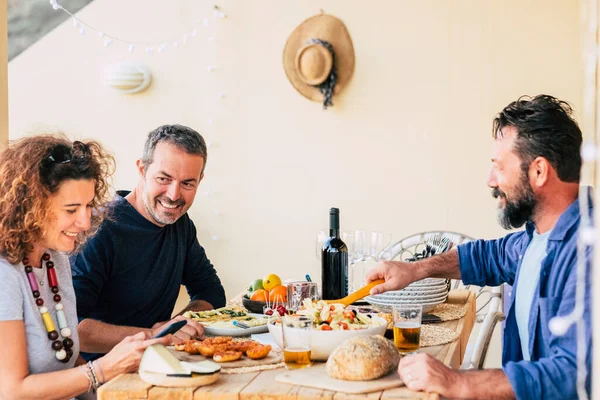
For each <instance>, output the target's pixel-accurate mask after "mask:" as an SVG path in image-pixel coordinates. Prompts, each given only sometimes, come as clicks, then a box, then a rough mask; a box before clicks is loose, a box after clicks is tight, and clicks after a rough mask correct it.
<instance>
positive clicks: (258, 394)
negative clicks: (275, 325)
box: [98, 290, 475, 400]
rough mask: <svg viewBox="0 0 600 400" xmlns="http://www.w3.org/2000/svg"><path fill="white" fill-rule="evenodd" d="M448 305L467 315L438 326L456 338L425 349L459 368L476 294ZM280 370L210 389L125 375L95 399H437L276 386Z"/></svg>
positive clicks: (224, 379)
mask: <svg viewBox="0 0 600 400" xmlns="http://www.w3.org/2000/svg"><path fill="white" fill-rule="evenodd" d="M448 303H458V304H467V314H466V315H465V316H464V317H463V318H461V319H460V320H456V321H448V322H442V323H439V324H437V325H440V326H444V327H447V328H450V329H453V330H454V331H456V332H457V333H459V334H460V337H459V339H457V340H456V341H454V342H452V343H450V344H446V345H443V346H433V347H425V348H422V349H419V351H420V352H421V351H422V352H425V353H429V354H431V355H433V356H435V357H436V358H437V359H439V360H441V361H442V362H443V363H444V364H446V365H449V366H451V367H452V368H459V367H460V364H461V362H462V359H463V356H464V354H465V348H466V346H467V341H468V340H469V335H470V334H471V330H472V329H473V325H474V323H475V294H474V293H472V292H470V291H468V290H456V291H452V292H450V294H449V296H448ZM283 372H284V370H283V369H276V370H270V371H261V372H254V373H249V374H232V375H225V374H221V376H219V380H218V381H217V382H215V383H213V384H212V385H210V386H204V387H199V388H163V387H158V386H152V385H150V384H147V383H146V382H144V381H142V380H141V379H140V377H139V375H138V374H124V375H120V376H118V377H116V378H115V379H113V380H111V381H110V382H108V383H106V384H105V385H103V386H102V387H101V388H100V389H99V390H98V400H126V399H127V400H138V399H139V400H141V399H168V400H188V399H189V400H266V399H268V400H321V399H322V400H325V399H327V400H346V399H355V398H362V399H372V400H375V399H400V398H401V399H407V398H411V399H431V400H434V399H439V396H438V395H437V394H435V393H423V392H413V391H411V390H409V389H407V388H406V387H399V388H395V389H387V390H383V391H378V392H373V393H369V394H363V395H353V394H346V393H340V392H332V391H328V390H321V389H313V388H308V387H302V386H293V385H288V384H285V383H279V382H277V381H276V380H275V377H276V376H277V375H279V374H281V373H283Z"/></svg>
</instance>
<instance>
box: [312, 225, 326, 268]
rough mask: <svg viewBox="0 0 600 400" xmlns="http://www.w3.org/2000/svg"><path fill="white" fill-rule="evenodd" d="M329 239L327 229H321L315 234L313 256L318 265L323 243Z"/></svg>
mask: <svg viewBox="0 0 600 400" xmlns="http://www.w3.org/2000/svg"><path fill="white" fill-rule="evenodd" d="M328 237H329V229H321V230H319V232H317V237H316V239H317V240H316V243H315V255H316V256H317V260H319V265H321V256H322V254H323V243H325V241H326V240H327V238H328Z"/></svg>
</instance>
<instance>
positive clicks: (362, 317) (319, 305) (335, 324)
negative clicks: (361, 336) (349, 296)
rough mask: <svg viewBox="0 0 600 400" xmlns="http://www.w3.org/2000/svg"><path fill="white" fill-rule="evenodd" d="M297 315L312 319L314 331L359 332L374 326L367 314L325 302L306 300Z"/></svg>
mask: <svg viewBox="0 0 600 400" xmlns="http://www.w3.org/2000/svg"><path fill="white" fill-rule="evenodd" d="M296 314H298V315H307V316H310V317H312V319H313V329H316V330H321V331H340V330H358V329H366V328H369V327H371V326H373V325H374V323H373V321H372V320H371V318H369V316H368V315H367V314H363V313H361V312H359V311H357V310H354V309H351V308H347V307H345V306H344V305H343V304H329V303H327V302H325V301H323V300H319V301H312V300H310V299H305V300H304V301H303V302H302V307H301V308H300V309H299V310H298V311H296Z"/></svg>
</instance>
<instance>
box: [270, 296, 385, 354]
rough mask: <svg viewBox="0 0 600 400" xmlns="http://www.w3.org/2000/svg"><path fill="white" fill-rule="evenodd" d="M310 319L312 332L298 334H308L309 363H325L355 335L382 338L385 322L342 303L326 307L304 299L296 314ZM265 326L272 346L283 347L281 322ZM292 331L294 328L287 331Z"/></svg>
mask: <svg viewBox="0 0 600 400" xmlns="http://www.w3.org/2000/svg"><path fill="white" fill-rule="evenodd" d="M296 313H297V314H300V315H308V316H311V317H312V319H313V325H312V329H311V330H310V331H303V333H300V334H308V335H310V342H311V354H310V358H311V360H315V361H325V360H327V358H328V357H329V354H331V352H332V351H333V350H334V349H335V348H336V347H337V346H338V345H339V344H340V343H341V342H343V341H344V340H346V339H349V338H351V337H355V336H370V335H383V334H385V329H386V327H387V321H386V320H385V319H383V318H381V317H378V316H377V315H375V314H363V313H361V312H360V311H356V310H354V309H351V308H346V307H344V305H343V304H328V303H326V302H324V301H322V300H321V301H317V302H312V301H310V300H305V301H304V304H303V307H302V308H301V309H300V310H298V311H297V312H296ZM267 327H268V329H269V332H270V333H271V336H273V339H274V340H275V343H277V345H278V346H279V347H280V348H283V337H282V334H281V320H280V319H278V318H272V319H271V320H270V321H269V322H268V323H267ZM289 329H294V328H289Z"/></svg>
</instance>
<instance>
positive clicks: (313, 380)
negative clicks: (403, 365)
mask: <svg viewBox="0 0 600 400" xmlns="http://www.w3.org/2000/svg"><path fill="white" fill-rule="evenodd" d="M275 380H276V381H277V382H282V383H289V384H291V385H300V386H308V387H312V388H317V389H325V390H332V391H334V392H344V393H353V394H360V393H370V392H378V391H380V390H385V389H390V388H394V387H398V386H402V385H403V383H402V380H401V379H400V377H399V376H398V374H397V373H396V370H395V369H394V371H392V372H391V373H389V374H388V375H386V376H384V377H382V378H379V379H376V380H373V381H342V380H339V379H334V378H332V377H330V376H329V375H327V371H326V370H325V363H317V364H314V365H312V366H311V367H309V368H305V369H299V370H293V371H286V372H285V373H282V374H280V375H277V376H276V377H275Z"/></svg>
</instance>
